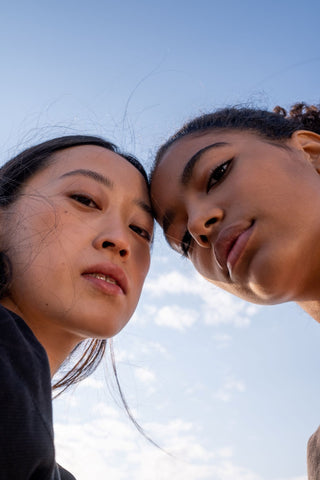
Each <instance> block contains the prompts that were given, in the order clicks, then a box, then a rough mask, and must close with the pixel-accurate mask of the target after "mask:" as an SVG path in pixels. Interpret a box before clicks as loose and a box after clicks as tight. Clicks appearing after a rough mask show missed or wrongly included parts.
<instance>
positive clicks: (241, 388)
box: [213, 377, 246, 402]
mask: <svg viewBox="0 0 320 480" xmlns="http://www.w3.org/2000/svg"><path fill="white" fill-rule="evenodd" d="M245 390H246V387H245V384H244V382H243V381H241V380H236V379H234V378H232V377H231V378H228V379H226V381H225V382H224V384H223V385H222V386H221V387H220V388H219V389H218V390H217V391H216V392H215V393H214V394H213V397H214V398H216V399H217V400H221V401H222V402H229V401H230V400H231V399H232V396H233V395H234V394H235V393H243V392H245Z"/></svg>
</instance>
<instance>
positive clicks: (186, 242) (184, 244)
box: [180, 230, 192, 257]
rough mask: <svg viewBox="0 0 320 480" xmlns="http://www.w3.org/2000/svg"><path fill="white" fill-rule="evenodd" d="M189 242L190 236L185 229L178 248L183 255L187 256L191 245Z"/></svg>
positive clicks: (190, 240)
mask: <svg viewBox="0 0 320 480" xmlns="http://www.w3.org/2000/svg"><path fill="white" fill-rule="evenodd" d="M191 242H192V236H191V234H190V233H189V231H188V230H186V231H185V233H184V235H183V237H182V240H181V243H180V248H181V250H182V255H183V256H184V257H187V256H188V253H189V250H190V247H191Z"/></svg>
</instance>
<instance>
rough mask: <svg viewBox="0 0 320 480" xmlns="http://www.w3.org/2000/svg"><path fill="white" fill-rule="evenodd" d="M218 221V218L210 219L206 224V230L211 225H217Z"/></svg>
mask: <svg viewBox="0 0 320 480" xmlns="http://www.w3.org/2000/svg"><path fill="white" fill-rule="evenodd" d="M217 221H218V219H217V218H216V217H212V218H209V220H207V221H206V223H205V224H204V226H205V227H206V228H208V227H210V225H213V224H214V223H216V222H217Z"/></svg>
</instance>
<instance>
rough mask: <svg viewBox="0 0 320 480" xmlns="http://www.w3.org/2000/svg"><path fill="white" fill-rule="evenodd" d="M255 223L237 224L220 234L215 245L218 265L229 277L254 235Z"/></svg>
mask: <svg viewBox="0 0 320 480" xmlns="http://www.w3.org/2000/svg"><path fill="white" fill-rule="evenodd" d="M253 226H254V221H252V222H250V223H249V224H246V225H244V224H243V223H241V224H236V225H231V226H230V227H226V228H224V229H223V230H222V231H221V232H219V234H218V237H217V240H216V241H215V244H214V253H215V256H216V259H217V262H218V265H219V266H220V268H221V269H222V270H224V271H225V272H228V273H229V275H230V273H231V271H232V269H233V268H234V266H235V264H236V263H237V261H238V259H239V258H240V256H241V254H242V252H243V250H244V249H245V247H246V245H247V243H248V241H249V238H250V236H251V234H252V231H253Z"/></svg>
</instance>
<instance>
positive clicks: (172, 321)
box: [154, 305, 198, 331]
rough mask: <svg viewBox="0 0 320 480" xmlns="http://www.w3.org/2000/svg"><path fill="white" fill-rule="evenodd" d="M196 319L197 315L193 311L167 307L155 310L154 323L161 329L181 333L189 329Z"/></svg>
mask: <svg viewBox="0 0 320 480" xmlns="http://www.w3.org/2000/svg"><path fill="white" fill-rule="evenodd" d="M197 318H198V313H197V312H196V311H195V310H192V309H187V308H182V307H179V306H178V305H170V306H169V305H167V306H165V307H162V308H160V309H159V310H157V312H156V315H155V319H154V321H155V323H156V324H157V325H160V326H162V327H169V328H172V329H174V330H180V331H183V330H185V329H186V328H188V327H191V326H192V325H193V324H194V323H195V322H196V320H197Z"/></svg>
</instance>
